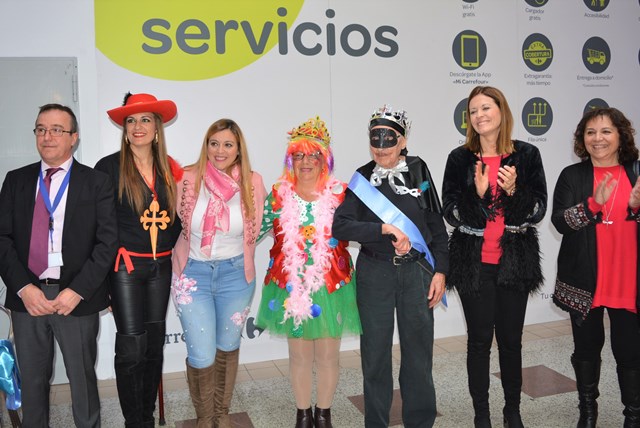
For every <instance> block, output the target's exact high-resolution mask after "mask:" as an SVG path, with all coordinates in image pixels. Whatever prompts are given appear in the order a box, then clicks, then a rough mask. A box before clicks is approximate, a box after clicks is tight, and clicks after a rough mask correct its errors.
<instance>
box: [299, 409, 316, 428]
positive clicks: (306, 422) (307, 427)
mask: <svg viewBox="0 0 640 428" xmlns="http://www.w3.org/2000/svg"><path fill="white" fill-rule="evenodd" d="M296 428H313V412H312V411H311V407H309V408H308V409H298V412H297V414H296Z"/></svg>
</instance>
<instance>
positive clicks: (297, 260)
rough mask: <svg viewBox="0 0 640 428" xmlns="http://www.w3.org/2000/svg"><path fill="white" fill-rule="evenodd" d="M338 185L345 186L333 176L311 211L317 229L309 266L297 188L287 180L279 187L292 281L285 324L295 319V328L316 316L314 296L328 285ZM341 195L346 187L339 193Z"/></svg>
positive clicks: (287, 267) (284, 249)
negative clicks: (332, 226)
mask: <svg viewBox="0 0 640 428" xmlns="http://www.w3.org/2000/svg"><path fill="white" fill-rule="evenodd" d="M336 185H340V186H342V183H341V182H340V181H338V180H336V179H335V178H333V177H331V178H329V180H328V181H327V184H326V185H325V187H324V189H323V190H322V191H321V192H320V194H319V197H318V199H317V200H316V202H315V204H314V205H313V208H312V211H311V214H312V215H313V218H314V223H313V225H314V226H315V228H316V230H315V236H314V238H313V243H312V245H311V248H310V251H309V252H310V253H311V258H312V259H313V263H311V264H306V262H307V255H306V253H305V251H304V250H305V247H306V243H305V238H304V237H303V236H302V233H301V231H300V228H301V227H302V221H301V220H300V215H301V212H300V206H299V205H298V199H297V198H296V197H295V190H294V189H293V185H292V184H291V183H290V182H288V181H284V180H283V181H282V182H281V184H280V187H279V188H278V195H279V196H280V197H281V200H282V211H281V213H280V224H281V227H282V231H281V232H280V233H282V234H283V235H284V236H283V240H282V252H283V253H284V261H283V262H284V263H283V265H284V270H285V271H286V273H287V278H288V280H289V283H288V284H287V286H288V287H290V289H291V292H290V294H289V298H288V299H287V300H286V302H285V305H284V306H285V310H284V320H283V321H286V320H287V319H289V318H292V319H293V324H294V326H295V327H299V326H300V324H301V323H302V322H303V321H305V320H307V319H309V318H311V317H312V315H311V305H312V304H313V301H312V299H311V294H313V293H315V292H317V291H318V290H319V289H320V288H321V287H323V286H324V285H325V284H324V275H325V274H326V273H327V271H328V270H329V269H330V268H331V261H330V258H331V256H332V254H333V252H332V251H331V248H330V247H329V238H330V237H331V225H332V223H333V213H334V212H335V210H336V208H337V207H338V205H339V204H340V202H339V199H338V198H337V194H336V193H334V188H335V187H336ZM341 192H342V187H341V188H340V192H339V193H341ZM339 193H338V194H339Z"/></svg>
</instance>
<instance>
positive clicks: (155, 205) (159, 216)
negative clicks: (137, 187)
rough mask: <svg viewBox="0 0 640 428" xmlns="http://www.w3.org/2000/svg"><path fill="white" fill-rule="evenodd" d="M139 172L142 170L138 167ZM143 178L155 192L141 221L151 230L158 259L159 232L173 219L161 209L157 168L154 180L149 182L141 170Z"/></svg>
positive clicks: (143, 226) (153, 250)
mask: <svg viewBox="0 0 640 428" xmlns="http://www.w3.org/2000/svg"><path fill="white" fill-rule="evenodd" d="M138 172H140V170H139V169H138ZM140 175H142V179H143V180H144V182H145V183H146V185H147V187H149V189H150V190H151V193H152V194H153V199H152V200H151V203H150V204H149V208H148V209H146V210H144V213H142V215H141V216H140V223H141V224H142V228H143V229H144V230H148V231H149V238H150V240H151V253H152V254H153V259H154V260H155V259H156V247H157V245H158V232H159V231H160V230H165V229H166V228H167V226H168V224H169V222H170V221H171V218H170V217H169V216H168V215H167V211H165V210H160V203H159V202H158V194H157V193H156V170H155V168H154V169H153V181H152V182H151V183H149V182H148V181H147V178H146V177H145V176H144V174H142V172H140Z"/></svg>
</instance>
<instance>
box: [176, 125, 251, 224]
mask: <svg viewBox="0 0 640 428" xmlns="http://www.w3.org/2000/svg"><path fill="white" fill-rule="evenodd" d="M225 129H228V130H229V131H231V133H232V134H233V135H234V136H235V137H236V140H237V142H238V157H236V159H235V160H234V161H233V163H232V164H231V165H229V167H228V168H227V170H226V171H225V173H227V174H229V173H230V172H231V169H232V168H233V167H234V166H235V165H239V167H240V183H238V184H239V185H240V197H241V199H242V204H243V205H244V211H245V215H246V216H247V217H248V218H251V219H253V218H254V217H255V208H256V207H255V206H254V204H253V192H252V187H253V185H252V183H251V175H252V171H251V162H250V161H249V152H248V151H247V143H246V140H245V139H244V134H243V133H242V130H241V129H240V127H239V126H238V124H237V123H236V122H235V121H233V120H231V119H219V120H216V121H215V122H213V123H212V124H211V126H209V129H207V132H206V133H205V135H204V140H203V141H202V148H201V149H200V157H198V160H197V161H196V163H194V164H193V165H190V166H188V167H187V168H189V169H192V170H194V171H195V173H196V177H198V180H197V181H196V182H195V193H196V195H197V194H198V193H199V192H200V186H201V185H202V181H203V179H204V176H205V174H206V173H207V162H209V156H208V145H209V138H211V136H212V135H213V134H215V133H217V132H220V131H224V130H225ZM229 175H230V174H229Z"/></svg>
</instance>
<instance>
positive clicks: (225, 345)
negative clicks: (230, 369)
mask: <svg viewBox="0 0 640 428" xmlns="http://www.w3.org/2000/svg"><path fill="white" fill-rule="evenodd" d="M255 288H256V282H255V280H253V281H251V283H248V282H247V280H246V279H245V273H244V255H243V254H240V255H239V256H236V257H232V258H230V259H227V260H212V261H206V262H203V261H198V260H193V259H189V260H188V261H187V265H186V267H185V269H184V272H183V275H182V276H181V277H180V278H179V279H178V280H177V281H175V282H174V285H173V289H172V295H173V299H174V302H175V304H176V308H177V309H178V317H179V318H180V323H181V324H182V330H183V331H184V336H185V341H186V343H187V362H188V363H189V365H190V366H191V367H193V368H196V369H201V368H205V367H209V366H210V365H212V364H213V362H214V360H215V357H216V349H220V350H222V351H233V350H235V349H238V348H239V347H240V337H241V335H242V329H243V327H244V324H245V321H246V319H247V316H248V314H249V310H250V309H251V300H252V299H253V293H254V291H255Z"/></svg>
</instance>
